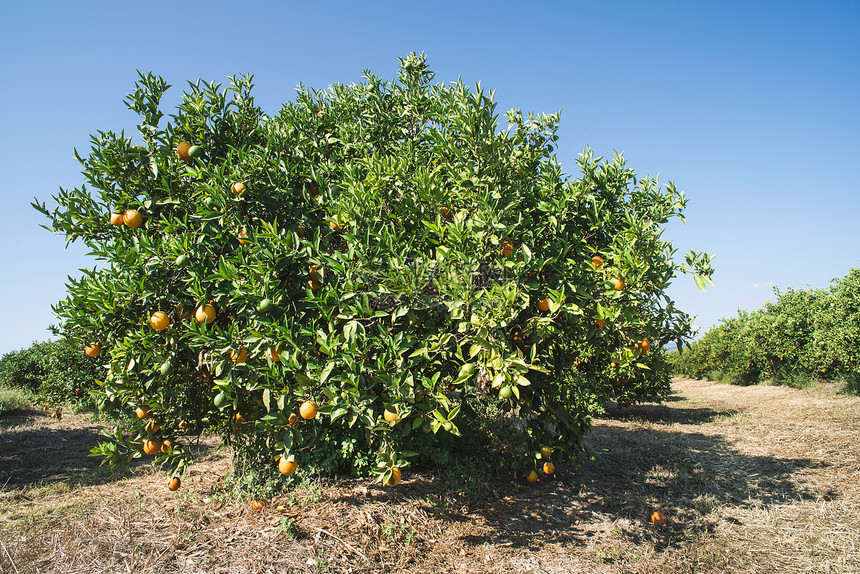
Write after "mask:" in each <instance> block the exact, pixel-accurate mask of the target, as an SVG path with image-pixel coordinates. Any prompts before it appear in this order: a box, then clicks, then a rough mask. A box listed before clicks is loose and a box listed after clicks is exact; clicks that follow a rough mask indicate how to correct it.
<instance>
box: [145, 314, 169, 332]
mask: <svg viewBox="0 0 860 574" xmlns="http://www.w3.org/2000/svg"><path fill="white" fill-rule="evenodd" d="M168 325H170V318H168V316H167V313H165V312H164V311H156V312H155V313H153V314H152V317H150V318H149V326H150V327H152V328H153V329H155V330H156V331H164V330H165V329H167V326H168Z"/></svg>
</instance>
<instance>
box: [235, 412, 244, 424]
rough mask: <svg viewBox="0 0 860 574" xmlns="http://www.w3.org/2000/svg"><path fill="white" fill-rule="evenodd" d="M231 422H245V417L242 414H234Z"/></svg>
mask: <svg viewBox="0 0 860 574" xmlns="http://www.w3.org/2000/svg"><path fill="white" fill-rule="evenodd" d="M233 420H234V421H235V422H237V423H240V422H242V421H243V420H245V417H243V416H242V413H236V414H235V415H233Z"/></svg>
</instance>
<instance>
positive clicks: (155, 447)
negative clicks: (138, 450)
mask: <svg viewBox="0 0 860 574" xmlns="http://www.w3.org/2000/svg"><path fill="white" fill-rule="evenodd" d="M160 451H161V441H160V440H158V439H155V440H150V439H146V440H145V441H143V452H145V453H146V454H158V453H159V452H160Z"/></svg>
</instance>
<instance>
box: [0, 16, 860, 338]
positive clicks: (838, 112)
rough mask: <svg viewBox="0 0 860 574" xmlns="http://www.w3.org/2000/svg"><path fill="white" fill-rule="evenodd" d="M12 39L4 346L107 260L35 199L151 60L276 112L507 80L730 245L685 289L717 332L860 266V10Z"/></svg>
mask: <svg viewBox="0 0 860 574" xmlns="http://www.w3.org/2000/svg"><path fill="white" fill-rule="evenodd" d="M2 15H3V21H4V22H5V23H6V25H5V26H4V34H3V35H2V36H0V54H2V60H0V72H2V77H3V79H4V81H5V82H4V83H5V85H4V90H2V92H0V110H2V111H0V165H2V167H3V173H4V176H5V177H4V180H5V181H4V186H3V189H2V191H0V193H1V194H2V200H3V205H4V209H3V213H4V221H5V225H3V226H2V227H0V234H2V241H0V256H2V260H3V262H4V264H5V269H6V272H5V273H4V274H3V275H2V279H0V311H2V316H3V317H4V319H5V325H4V328H3V329H2V331H0V354H2V353H4V352H7V351H10V350H14V349H19V348H23V347H26V346H29V345H30V343H32V342H33V341H35V340H45V339H47V338H48V337H49V333H48V331H47V330H46V327H47V326H48V325H49V324H51V323H53V322H55V319H54V317H53V315H52V312H51V308H50V307H51V305H52V304H54V303H56V302H57V301H58V300H60V299H62V298H63V297H64V283H65V281H66V278H67V276H69V275H71V276H78V275H79V272H78V269H79V268H81V267H84V266H89V265H92V262H91V261H90V260H89V259H88V258H87V257H86V256H85V251H84V249H83V248H82V247H81V246H80V245H74V244H73V245H72V246H71V247H70V248H69V249H64V240H63V238H61V237H59V236H53V235H51V234H50V233H49V232H47V231H45V230H44V229H41V228H40V227H39V225H40V224H42V223H45V221H43V218H42V217H41V216H40V214H38V213H37V212H36V211H35V210H34V209H32V207H30V201H32V200H33V198H34V197H36V198H38V199H39V200H40V201H47V202H49V203H50V198H51V195H53V194H55V193H56V192H57V190H58V188H59V187H60V186H62V187H76V186H79V185H80V184H81V182H82V177H81V175H80V166H79V165H78V164H77V162H76V161H75V159H74V156H73V149H75V148H77V149H78V150H79V152H81V153H82V154H83V153H86V152H87V151H88V150H89V143H88V142H89V135H90V134H92V133H94V132H95V131H96V130H114V131H119V130H122V129H125V130H126V133H133V132H134V131H135V128H134V126H135V125H136V121H135V120H136V117H135V115H134V114H133V113H132V112H130V111H128V110H127V109H126V108H125V106H124V104H123V103H122V100H123V97H124V96H125V95H126V94H127V93H128V92H130V91H131V89H132V88H133V85H134V81H135V79H136V78H137V73H136V70H142V71H152V72H154V73H156V74H159V75H161V76H163V77H164V78H165V79H166V80H167V81H168V82H169V83H171V84H173V86H174V87H173V88H172V89H171V91H170V92H169V93H168V94H169V97H168V98H167V99H166V101H165V104H166V105H165V108H166V111H167V112H168V113H169V112H170V111H171V110H170V107H169V106H172V105H173V104H175V102H176V101H177V99H178V97H179V94H180V92H181V90H182V89H183V86H184V85H185V82H186V80H196V79H197V78H203V79H206V80H216V81H223V80H225V79H226V77H227V76H228V75H232V74H242V73H252V74H254V75H255V82H256V86H257V87H256V96H257V101H258V103H259V104H260V105H261V106H262V107H263V109H264V110H265V111H266V112H268V113H276V112H277V111H278V109H279V108H280V105H281V104H282V103H283V102H285V101H287V100H289V99H292V98H293V97H294V94H295V87H296V85H297V84H298V83H299V82H301V83H303V84H305V85H306V86H310V87H315V88H325V87H327V86H329V85H330V84H332V83H335V82H342V83H349V82H358V81H360V80H361V74H362V70H364V69H370V70H372V71H373V72H375V73H377V74H379V75H381V76H383V77H384V78H386V79H391V78H393V77H394V75H395V73H396V68H397V57H398V56H403V55H406V54H407V53H409V52H412V51H418V52H421V51H423V52H425V53H426V54H427V56H428V60H429V63H430V66H431V68H432V69H433V70H435V71H436V80H437V81H440V82H441V81H444V82H450V81H453V80H456V79H457V78H462V79H463V81H464V82H466V83H468V84H473V83H474V82H481V84H482V85H483V86H484V87H485V88H488V89H493V90H495V91H496V100H497V101H498V103H499V108H498V109H499V112H500V114H504V112H505V111H506V110H508V109H510V108H514V107H515V108H520V109H522V110H523V111H535V112H556V111H559V110H560V111H561V130H560V133H559V135H560V137H561V140H560V142H559V144H560V145H559V150H560V151H561V152H562V153H561V154H560V158H559V159H560V161H561V162H562V163H563V164H564V165H565V166H566V168H567V172H568V173H571V174H575V167H576V166H575V160H576V157H577V155H578V153H579V152H581V151H582V149H583V148H584V147H585V146H586V145H589V146H590V147H591V148H592V149H594V150H595V152H596V153H598V154H600V155H608V156H611V154H612V151H613V150H617V151H619V152H623V153H624V156H625V157H626V158H627V160H628V162H629V165H630V166H631V167H632V168H634V169H635V170H636V171H637V173H639V174H640V175H642V174H645V173H649V174H651V175H657V174H659V175H660V179H661V180H671V181H674V182H675V183H676V184H677V186H678V187H679V188H680V189H682V190H684V191H685V192H686V194H687V196H688V198H689V205H688V209H687V212H686V215H687V224H686V225H681V224H671V225H670V226H669V228H668V229H667V231H666V236H667V237H668V238H670V239H672V240H673V241H674V242H675V245H676V247H678V249H679V253H683V252H686V251H687V250H689V249H695V250H697V251H708V252H711V253H715V254H716V255H717V257H716V259H715V261H714V266H715V267H716V269H717V271H716V274H715V276H714V280H715V283H716V285H715V287H713V288H710V289H709V290H708V291H707V292H706V293H701V292H699V291H698V290H697V289H696V287H695V286H694V284H693V281H692V279H691V278H689V277H680V278H679V279H677V280H676V283H675V284H674V285H673V287H672V288H671V291H670V293H671V295H672V296H673V297H674V298H675V300H676V302H677V303H678V306H679V307H680V308H681V309H683V310H685V311H687V312H689V313H691V314H694V315H697V316H698V319H697V321H696V324H698V325H700V326H701V327H702V328H703V329H705V328H707V327H709V326H710V325H712V324H714V323H715V322H717V321H718V319H719V318H721V317H730V316H733V315H735V313H736V311H737V309H739V308H741V309H750V310H751V309H755V308H758V307H760V306H761V305H762V304H763V303H764V302H765V301H766V300H768V299H772V298H773V291H772V287H771V286H772V285H777V286H779V287H781V288H785V287H794V288H805V287H807V286H811V287H824V286H826V285H827V284H828V283H829V281H830V280H831V279H833V278H836V277H841V276H843V275H845V274H847V273H848V270H849V269H850V268H851V267H858V266H860V242H858V239H860V233H858V225H857V222H858V221H860V183H858V181H860V179H858V177H857V169H858V166H860V105H858V104H860V34H858V33H857V30H858V29H860V3H858V2H853V1H843V2H837V1H823V2H815V3H813V2H791V1H783V2H749V1H742V2H736V1H721V2H711V3H704V2H686V1H685V2H668V1H658V2H641V1H639V2H634V1H631V2H625V1H612V2H594V1H593V0H592V1H588V2H584V1H573V0H569V1H566V2H499V1H496V2H462V1H461V2H447V1H444V2H433V3H405V2H326V3H313V4H312V3H309V2H308V3H297V2H247V3H241V4H240V3H238V2H187V3H181V2H169V3H168V2H158V1H154V2H146V3H143V2H135V3H125V2H78V3H59V2H44V1H40V0H34V1H30V2H22V3H15V4H12V5H9V6H4V7H3V9H2Z"/></svg>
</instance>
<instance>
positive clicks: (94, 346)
mask: <svg viewBox="0 0 860 574" xmlns="http://www.w3.org/2000/svg"><path fill="white" fill-rule="evenodd" d="M101 352H102V346H101V345H99V344H98V343H90V344H89V345H87V346H86V347H85V348H84V353H86V354H87V357H98V356H99V355H100V354H101Z"/></svg>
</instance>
